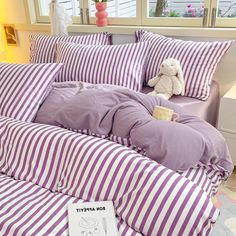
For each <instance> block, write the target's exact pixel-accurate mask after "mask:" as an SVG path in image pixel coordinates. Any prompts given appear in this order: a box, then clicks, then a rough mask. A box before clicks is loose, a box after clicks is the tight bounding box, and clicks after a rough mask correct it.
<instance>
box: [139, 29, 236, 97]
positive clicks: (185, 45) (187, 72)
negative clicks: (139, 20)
mask: <svg viewBox="0 0 236 236" xmlns="http://www.w3.org/2000/svg"><path fill="white" fill-rule="evenodd" d="M136 41H137V42H149V43H150V52H149V55H148V62H147V68H146V75H145V83H147V82H148V80H150V79H151V78H153V77H155V76H156V75H158V73H159V68H160V65H161V63H162V62H163V61H164V60H165V59H167V58H170V57H171V58H176V59H178V60H179V61H180V64H181V67H182V69H183V73H184V79H185V84H186V86H185V96H189V97H195V98H198V99H201V100H206V99H207V98H208V97H209V92H210V85H211V81H212V77H213V74H214V72H215V70H216V67H217V65H218V63H219V62H220V60H221V58H222V57H223V56H224V54H225V53H226V52H227V50H228V49H229V47H230V46H231V44H232V42H233V41H225V42H217V41H216V42H194V41H183V40H179V39H173V38H168V37H165V36H162V35H158V34H154V33H151V32H147V31H144V30H140V31H136Z"/></svg>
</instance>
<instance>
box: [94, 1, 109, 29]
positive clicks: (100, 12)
mask: <svg viewBox="0 0 236 236" xmlns="http://www.w3.org/2000/svg"><path fill="white" fill-rule="evenodd" d="M93 1H94V2H95V6H96V9H97V12H96V14H95V16H96V25H97V26H99V27H103V26H106V25H108V20H107V16H108V13H107V12H106V8H107V2H108V0H93Z"/></svg>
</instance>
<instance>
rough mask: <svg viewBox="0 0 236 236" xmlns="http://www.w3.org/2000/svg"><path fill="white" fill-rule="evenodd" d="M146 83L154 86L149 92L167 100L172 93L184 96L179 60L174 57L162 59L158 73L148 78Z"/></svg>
mask: <svg viewBox="0 0 236 236" xmlns="http://www.w3.org/2000/svg"><path fill="white" fill-rule="evenodd" d="M148 85H149V86H150V87H154V91H152V92H150V93H149V94H150V95H152V96H160V97H163V98H165V99H167V100H168V99H169V98H171V97H172V96H173V95H181V96H184V91H185V84H184V78H183V71H182V69H181V66H180V62H179V61H178V60H176V59H174V58H168V59H166V60H164V61H163V62H162V64H161V66H160V73H159V75H158V76H156V77H154V78H152V79H151V80H149V81H148Z"/></svg>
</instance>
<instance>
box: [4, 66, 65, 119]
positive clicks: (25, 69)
mask: <svg viewBox="0 0 236 236" xmlns="http://www.w3.org/2000/svg"><path fill="white" fill-rule="evenodd" d="M61 68H62V64H56V63H52V64H6V63H0V115H2V116H8V117H12V118H15V119H19V120H23V121H32V120H33V119H34V117H35V115H36V113H37V111H38V108H39V106H40V104H41V103H42V102H43V100H44V98H45V96H46V94H47V93H48V92H49V91H50V89H51V85H52V83H53V82H54V80H55V77H56V76H57V74H58V72H59V71H60V70H61Z"/></svg>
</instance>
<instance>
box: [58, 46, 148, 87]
mask: <svg viewBox="0 0 236 236" xmlns="http://www.w3.org/2000/svg"><path fill="white" fill-rule="evenodd" d="M148 48H149V43H148V42H141V43H136V44H125V45H112V46H88V45H77V44H71V43H58V44H57V53H56V54H57V59H56V61H57V62H58V63H63V64H64V68H63V70H62V71H61V73H60V75H59V77H58V79H57V81H58V82H64V81H83V82H88V83H92V84H113V85H119V86H124V87H126V88H129V89H132V90H135V91H141V89H142V84H143V80H142V79H143V76H142V75H143V71H144V67H145V60H146V57H147V54H148Z"/></svg>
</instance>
